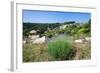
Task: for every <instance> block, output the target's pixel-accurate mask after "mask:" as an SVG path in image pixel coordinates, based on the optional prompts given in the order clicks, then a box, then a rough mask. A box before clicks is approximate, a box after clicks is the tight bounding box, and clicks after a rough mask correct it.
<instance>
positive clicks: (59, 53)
mask: <svg viewBox="0 0 100 73" xmlns="http://www.w3.org/2000/svg"><path fill="white" fill-rule="evenodd" d="M48 52H49V54H50V55H52V56H53V57H54V58H55V59H56V60H69V59H72V57H73V56H72V55H73V54H74V49H73V48H72V44H71V38H69V37H66V36H65V35H61V36H58V37H56V38H54V39H52V40H51V41H50V42H49V43H48Z"/></svg>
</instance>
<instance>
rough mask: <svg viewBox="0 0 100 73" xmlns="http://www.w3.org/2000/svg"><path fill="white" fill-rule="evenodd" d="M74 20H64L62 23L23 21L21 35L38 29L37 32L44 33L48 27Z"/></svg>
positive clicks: (71, 22) (26, 34) (51, 27)
mask: <svg viewBox="0 0 100 73" xmlns="http://www.w3.org/2000/svg"><path fill="white" fill-rule="evenodd" d="M74 23H75V21H70V22H64V23H23V35H24V36H28V34H29V31H31V30H38V33H41V34H42V33H44V31H46V30H47V29H48V28H49V29H51V30H52V29H54V28H57V27H59V26H61V25H65V24H66V25H67V24H74Z"/></svg>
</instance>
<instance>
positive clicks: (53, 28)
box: [23, 20, 91, 62]
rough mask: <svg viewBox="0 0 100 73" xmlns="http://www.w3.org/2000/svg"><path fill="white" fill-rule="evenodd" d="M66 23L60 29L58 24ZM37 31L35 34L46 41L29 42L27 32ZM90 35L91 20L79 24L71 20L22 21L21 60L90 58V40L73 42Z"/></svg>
mask: <svg viewBox="0 0 100 73" xmlns="http://www.w3.org/2000/svg"><path fill="white" fill-rule="evenodd" d="M63 25H66V27H65V28H63V29H60V26H63ZM31 30H35V31H37V33H36V34H35V35H37V34H38V35H40V36H41V37H42V36H45V37H46V39H48V38H49V40H46V43H42V44H34V43H32V42H30V39H29V37H28V36H29V34H30V33H29V32H30V31H31ZM85 37H91V20H89V21H88V22H87V23H83V24H79V23H75V22H74V21H73V22H64V23H23V40H25V39H27V40H28V41H26V42H27V43H25V44H23V62H40V61H62V60H75V58H77V56H79V57H78V58H77V60H82V59H90V58H91V47H90V45H91V41H90V40H89V41H86V40H85V41H84V42H83V43H75V42H74V41H75V40H77V39H85Z"/></svg>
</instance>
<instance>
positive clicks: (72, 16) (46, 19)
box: [22, 10, 91, 23]
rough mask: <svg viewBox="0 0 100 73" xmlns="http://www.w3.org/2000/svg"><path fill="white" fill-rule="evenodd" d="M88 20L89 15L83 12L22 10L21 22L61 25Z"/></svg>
mask: <svg viewBox="0 0 100 73" xmlns="http://www.w3.org/2000/svg"><path fill="white" fill-rule="evenodd" d="M89 19H91V14H90V13H83V12H58V11H39V10H23V12H22V21H23V22H29V23H58V22H59V23H63V22H68V21H75V22H77V23H84V22H87V21H88V20H89Z"/></svg>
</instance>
